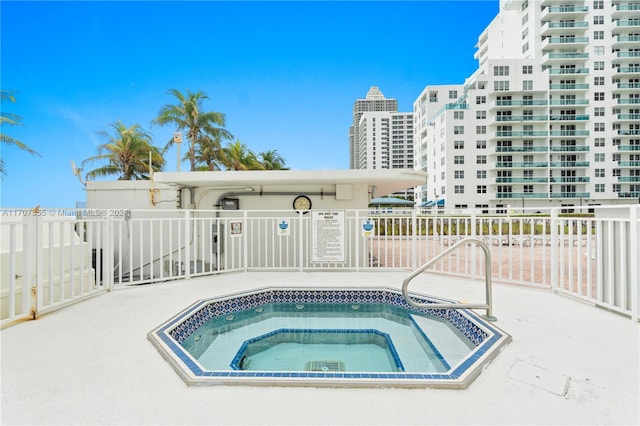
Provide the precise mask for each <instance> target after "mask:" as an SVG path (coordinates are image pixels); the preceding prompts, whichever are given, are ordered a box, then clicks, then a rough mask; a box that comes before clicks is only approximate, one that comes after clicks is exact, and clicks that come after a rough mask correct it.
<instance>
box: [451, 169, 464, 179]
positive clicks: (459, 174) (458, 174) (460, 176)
mask: <svg viewBox="0 0 640 426" xmlns="http://www.w3.org/2000/svg"><path fill="white" fill-rule="evenodd" d="M453 178H454V179H464V170H454V171H453Z"/></svg>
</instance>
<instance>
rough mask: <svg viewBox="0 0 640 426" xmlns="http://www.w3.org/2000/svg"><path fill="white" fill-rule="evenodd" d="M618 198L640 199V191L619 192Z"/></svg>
mask: <svg viewBox="0 0 640 426" xmlns="http://www.w3.org/2000/svg"><path fill="white" fill-rule="evenodd" d="M618 198H640V191H635V192H618Z"/></svg>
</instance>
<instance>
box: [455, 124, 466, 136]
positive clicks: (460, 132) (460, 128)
mask: <svg viewBox="0 0 640 426" xmlns="http://www.w3.org/2000/svg"><path fill="white" fill-rule="evenodd" d="M453 134H454V135H464V126H453Z"/></svg>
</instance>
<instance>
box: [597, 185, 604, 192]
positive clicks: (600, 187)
mask: <svg viewBox="0 0 640 426" xmlns="http://www.w3.org/2000/svg"><path fill="white" fill-rule="evenodd" d="M596 192H604V183H596Z"/></svg>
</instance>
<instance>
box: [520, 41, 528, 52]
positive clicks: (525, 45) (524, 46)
mask: <svg viewBox="0 0 640 426" xmlns="http://www.w3.org/2000/svg"><path fill="white" fill-rule="evenodd" d="M527 50H529V42H526V43H525V44H523V45H522V53H525V52H526V51H527Z"/></svg>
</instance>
